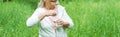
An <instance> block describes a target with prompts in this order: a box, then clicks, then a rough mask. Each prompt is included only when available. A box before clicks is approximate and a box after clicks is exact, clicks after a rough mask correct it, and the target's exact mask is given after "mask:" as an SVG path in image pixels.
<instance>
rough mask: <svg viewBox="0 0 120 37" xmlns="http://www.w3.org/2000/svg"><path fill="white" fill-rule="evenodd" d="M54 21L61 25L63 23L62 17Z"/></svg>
mask: <svg viewBox="0 0 120 37" xmlns="http://www.w3.org/2000/svg"><path fill="white" fill-rule="evenodd" d="M56 23H58V24H59V25H63V24H64V21H63V20H62V19H58V20H57V21H56Z"/></svg>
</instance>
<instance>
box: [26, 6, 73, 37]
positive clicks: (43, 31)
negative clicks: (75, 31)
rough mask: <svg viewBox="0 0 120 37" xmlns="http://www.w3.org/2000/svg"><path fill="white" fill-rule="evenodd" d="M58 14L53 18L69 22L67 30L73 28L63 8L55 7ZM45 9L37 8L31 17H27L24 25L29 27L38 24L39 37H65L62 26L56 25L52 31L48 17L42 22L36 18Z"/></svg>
mask: <svg viewBox="0 0 120 37" xmlns="http://www.w3.org/2000/svg"><path fill="white" fill-rule="evenodd" d="M56 7H57V10H58V13H57V15H56V16H55V17H59V18H60V19H62V20H64V21H66V22H69V23H70V25H69V27H68V28H71V27H73V22H72V19H71V18H70V17H69V15H68V14H67V13H66V10H65V8H64V7H63V6H61V5H57V6H56ZM45 11H46V10H45V8H37V9H36V10H35V11H34V13H33V14H32V16H31V17H29V18H28V19H27V21H26V24H27V26H28V27H31V26H33V25H35V24H37V23H39V37H67V33H66V31H65V29H64V28H63V26H59V25H58V24H57V23H56V27H57V28H56V29H54V28H53V27H52V26H53V25H52V23H51V22H52V21H51V20H50V18H49V17H44V18H43V19H42V20H40V19H39V18H38V16H39V15H40V14H41V13H43V12H45Z"/></svg>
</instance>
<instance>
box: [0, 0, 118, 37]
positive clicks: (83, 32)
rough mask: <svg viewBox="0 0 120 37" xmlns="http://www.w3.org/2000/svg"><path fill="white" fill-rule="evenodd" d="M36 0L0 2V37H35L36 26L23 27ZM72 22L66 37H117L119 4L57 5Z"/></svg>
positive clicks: (98, 0) (113, 0)
mask: <svg viewBox="0 0 120 37" xmlns="http://www.w3.org/2000/svg"><path fill="white" fill-rule="evenodd" d="M38 2H39V0H13V1H11V2H5V3H2V1H0V37H38V25H35V26H33V27H31V28H28V27H27V26H26V20H27V18H28V17H30V16H31V14H32V13H33V12H34V10H35V9H36V7H37V3H38ZM60 4H61V5H62V6H64V7H65V8H66V11H67V13H68V14H69V16H70V17H71V18H72V19H73V22H74V27H73V28H72V29H67V33H68V36H69V37H120V0H71V1H68V0H66V1H60Z"/></svg>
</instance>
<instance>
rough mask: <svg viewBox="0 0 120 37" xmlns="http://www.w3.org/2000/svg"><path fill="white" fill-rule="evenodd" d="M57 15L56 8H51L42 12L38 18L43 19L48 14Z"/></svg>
mask: <svg viewBox="0 0 120 37" xmlns="http://www.w3.org/2000/svg"><path fill="white" fill-rule="evenodd" d="M56 15H57V12H56V11H55V10H49V11H47V12H44V13H41V14H40V15H39V16H38V18H39V19H40V20H42V19H43V18H44V17H46V16H56Z"/></svg>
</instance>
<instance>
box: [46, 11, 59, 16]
mask: <svg viewBox="0 0 120 37" xmlns="http://www.w3.org/2000/svg"><path fill="white" fill-rule="evenodd" d="M45 14H46V16H56V15H57V12H56V11H55V10H49V11H47V12H46V13H45Z"/></svg>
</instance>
